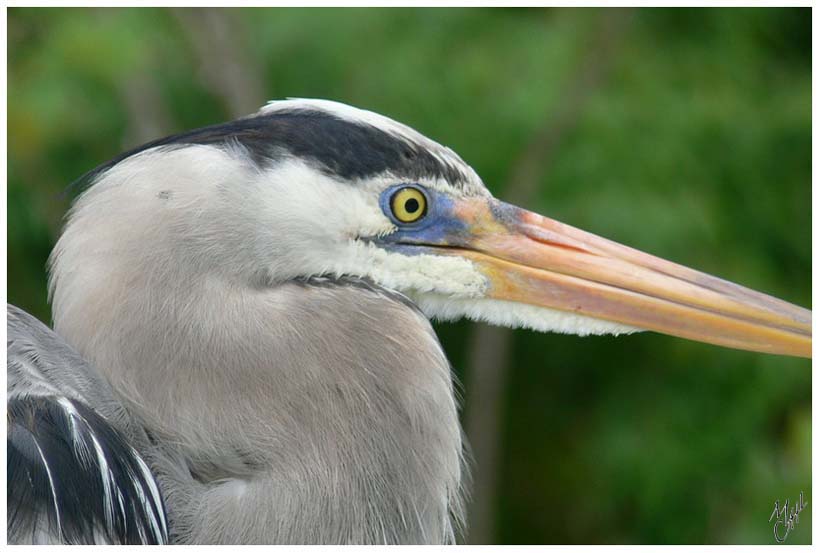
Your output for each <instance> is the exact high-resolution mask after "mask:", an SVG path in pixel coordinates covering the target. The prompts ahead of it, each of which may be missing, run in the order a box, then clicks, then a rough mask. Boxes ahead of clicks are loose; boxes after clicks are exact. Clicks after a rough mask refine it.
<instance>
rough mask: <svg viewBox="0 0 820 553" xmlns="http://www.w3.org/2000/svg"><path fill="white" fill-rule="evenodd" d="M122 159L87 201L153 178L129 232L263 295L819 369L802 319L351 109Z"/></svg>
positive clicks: (263, 116) (204, 136)
mask: <svg viewBox="0 0 820 553" xmlns="http://www.w3.org/2000/svg"><path fill="white" fill-rule="evenodd" d="M115 162H116V163H114V164H112V165H110V166H107V167H104V168H103V169H104V170H105V171H104V172H103V173H100V174H101V178H100V179H99V180H98V181H97V183H96V184H95V186H94V187H92V189H91V190H90V191H89V193H92V194H93V193H94V189H95V188H103V189H104V188H105V186H106V185H105V183H106V181H110V182H114V183H121V182H122V181H123V180H131V181H134V180H137V181H139V178H137V177H135V176H134V175H135V174H137V173H139V172H140V171H143V173H145V174H149V173H150V174H151V175H153V177H152V178H151V179H146V180H145V182H146V183H147V182H149V181H150V182H151V183H153V184H146V186H147V187H148V188H149V193H148V194H147V196H145V198H143V197H141V196H140V197H139V198H138V197H137V196H134V197H133V198H132V203H140V202H148V203H150V204H151V205H152V206H154V207H153V208H151V209H148V208H147V207H146V209H145V210H144V211H142V212H140V211H139V210H136V211H135V210H131V212H132V213H134V214H135V215H134V224H135V225H139V224H143V225H146V226H150V231H149V230H147V231H146V232H157V233H160V232H161V233H162V234H163V236H162V237H158V241H159V242H162V243H168V244H171V246H169V247H171V248H173V249H174V251H175V252H177V253H176V257H175V258H176V259H186V258H190V259H189V265H191V266H197V267H205V268H206V269H208V268H209V269H208V270H216V271H222V272H224V273H225V274H232V275H240V276H241V277H242V278H243V279H245V280H246V281H247V282H252V283H254V284H256V285H261V286H269V285H275V284H277V283H281V282H286V281H288V280H293V279H299V278H309V277H316V276H324V277H332V278H338V277H351V276H352V277H360V278H366V279H369V280H371V281H373V282H375V283H376V284H378V285H380V286H382V287H385V288H388V289H391V290H394V291H397V292H400V293H402V294H404V295H406V296H408V297H409V298H410V299H412V300H413V301H414V302H416V304H417V305H418V306H419V307H420V308H421V309H422V311H424V312H425V314H427V315H428V316H430V317H433V318H439V319H456V318H460V317H468V318H470V319H474V320H481V321H486V322H489V323H492V324H499V325H505V326H513V327H527V328H531V329H535V330H539V331H556V332H564V333H573V334H581V335H584V334H606V333H614V334H618V333H628V332H632V331H635V330H654V331H658V332H663V333H666V334H671V335H675V336H681V337H685V338H689V339H694V340H699V341H703V342H709V343H714V344H719V345H723V346H728V347H734V348H740V349H749V350H755V351H764V352H770V353H779V354H788V355H799V356H804V357H810V355H811V312H810V311H808V310H805V309H802V308H800V307H796V306H793V305H791V304H788V303H786V302H782V301H780V300H777V299H775V298H772V297H770V296H766V295H764V294H760V293H757V292H753V291H751V290H748V289H746V288H743V287H741V286H738V285H735V284H732V283H729V282H726V281H724V280H720V279H718V278H715V277H711V276H708V275H705V274H703V273H700V272H698V271H695V270H692V269H688V268H685V267H682V266H680V265H676V264H674V263H671V262H668V261H664V260H662V259H659V258H656V257H653V256H651V255H648V254H645V253H641V252H639V251H636V250H634V249H631V248H628V247H625V246H622V245H619V244H616V243H614V242H611V241H609V240H606V239H603V238H600V237H597V236H594V235H592V234H589V233H586V232H583V231H581V230H578V229H575V228H573V227H570V226H567V225H564V224H562V223H559V222H557V221H554V220H552V219H548V218H546V217H543V216H541V215H538V214H535V213H532V212H530V211H526V210H524V209H521V208H519V207H516V206H512V205H509V204H506V203H504V202H501V201H499V200H497V199H495V198H493V197H492V195H491V194H490V193H489V191H488V190H487V189H486V187H485V186H484V185H483V183H482V182H481V179H480V178H479V177H478V175H476V173H475V172H474V171H473V170H472V169H471V168H470V167H469V166H468V165H467V164H466V163H464V161H462V160H461V158H459V157H458V156H457V155H456V154H455V153H454V152H453V151H451V150H450V149H448V148H445V147H443V146H441V145H439V144H437V143H435V142H433V141H432V140H430V139H428V138H426V137H424V136H422V135H421V134H419V133H418V132H416V131H414V130H412V129H410V128H409V127H406V126H404V125H401V124H399V123H396V122H394V121H392V120H390V119H388V118H386V117H383V116H380V115H377V114H375V113H371V112H367V111H363V110H359V109H356V108H352V107H350V106H346V105H343V104H338V103H335V102H328V101H320V100H289V101H282V102H273V103H271V104H269V105H268V106H267V107H265V108H263V109H262V110H261V111H260V112H259V113H257V114H255V115H253V116H250V117H248V118H244V119H239V120H237V121H234V122H231V123H228V124H225V125H219V126H215V127H208V128H205V129H200V130H197V131H192V132H190V133H186V134H184V135H179V136H176V137H170V138H168V139H163V140H160V141H157V142H154V143H152V144H149V145H147V147H145V148H143V151H142V152H140V153H137V154H134V153H133V152H132V153H129V154H127V155H126V156H124V157H123V159H118V160H115ZM118 171H119V176H118V173H117V172H118ZM157 174H160V175H162V177H161V178H159V179H158V178H157V176H156V175H157ZM157 181H159V182H157ZM101 185H102V186H101ZM110 186H114V185H113V184H112V185H110ZM135 190H136V191H137V192H138V191H139V190H140V189H139V186H136V187H135ZM137 192H132V194H136V193H137ZM146 198H147V199H146ZM121 199H122V198H121ZM85 203H86V204H88V203H89V202H88V201H87V200H86V201H85ZM126 203H127V202H126ZM146 205H147V204H146ZM157 206H159V207H157ZM157 209H158V210H159V211H160V212H162V213H164V215H162V219H161V220H162V221H163V224H161V225H158V224H157V223H156V221H155V219H156V212H157ZM149 211H150V213H151V215H150V217H148V216H146V213H148V212H149ZM140 213H141V214H140ZM125 224H127V223H125ZM169 233H170V234H169ZM168 236H171V238H170V239H169V238H168Z"/></svg>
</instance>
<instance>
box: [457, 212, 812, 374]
mask: <svg viewBox="0 0 820 553" xmlns="http://www.w3.org/2000/svg"><path fill="white" fill-rule="evenodd" d="M452 208H453V213H452V215H454V216H455V217H456V218H457V219H459V220H460V221H461V222H462V223H463V224H464V226H465V227H464V228H465V231H466V232H460V233H458V234H457V236H449V237H448V240H447V243H446V244H442V245H446V246H447V248H446V249H445V250H443V251H442V253H447V252H448V251H449V252H450V253H451V254H456V255H459V256H461V257H465V258H467V259H470V260H472V261H473V262H474V263H475V265H476V266H477V267H478V268H479V270H480V271H481V272H483V273H484V274H485V275H486V276H487V277H488V280H489V282H490V290H489V291H488V294H487V295H488V297H491V298H496V299H503V300H508V301H514V302H521V303H526V304H531V305H536V306H541V307H547V308H551V309H557V310H561V311H567V312H572V313H578V314H582V315H586V316H589V317H594V318H597V319H604V320H608V321H614V322H617V323H621V324H624V325H628V326H632V327H637V328H641V329H646V330H653V331H656V332H662V333H664V334H670V335H672V336H679V337H682V338H688V339H690V340H697V341H700V342H707V343H710V344H717V345H721V346H726V347H730V348H737V349H744V350H752V351H760V352H766V353H773V354H780V355H794V356H799V357H809V358H810V357H811V311H809V310H807V309H804V308H802V307H798V306H796V305H792V304H790V303H787V302H784V301H781V300H778V299H776V298H774V297H771V296H767V295H766V294H761V293H759V292H755V291H753V290H750V289H748V288H744V287H742V286H739V285H737V284H733V283H731V282H728V281H725V280H722V279H719V278H716V277H713V276H710V275H707V274H705V273H701V272H699V271H696V270H693V269H689V268H687V267H683V266H681V265H677V264H675V263H672V262H669V261H665V260H663V259H660V258H658V257H655V256H652V255H649V254H646V253H643V252H640V251H638V250H635V249H632V248H629V247H627V246H622V245H620V244H617V243H615V242H612V241H610V240H607V239H605V238H601V237H598V236H595V235H594V234H590V233H588V232H584V231H582V230H579V229H576V228H573V227H571V226H568V225H565V224H563V223H560V222H558V221H555V220H553V219H549V218H547V217H543V216H541V215H538V214H536V213H532V212H529V211H526V210H523V209H520V208H518V207H515V206H512V205H509V204H505V203H503V202H499V201H497V200H494V199H490V200H488V199H486V198H469V199H462V200H457V201H456V202H455V204H454V205H453V206H452Z"/></svg>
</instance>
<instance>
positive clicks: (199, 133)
mask: <svg viewBox="0 0 820 553" xmlns="http://www.w3.org/2000/svg"><path fill="white" fill-rule="evenodd" d="M192 144H201V145H214V146H220V147H228V146H230V145H232V144H238V145H241V146H242V147H243V148H244V149H245V150H246V151H247V152H248V154H249V156H250V158H251V159H252V161H253V162H254V163H255V164H257V165H259V166H260V167H266V166H268V165H270V164H272V163H275V162H277V161H279V160H281V159H283V158H284V157H286V156H295V157H300V158H304V159H308V160H310V161H313V162H314V163H316V164H317V166H318V167H319V169H320V170H321V171H322V172H324V173H325V174H328V175H331V176H336V177H339V178H342V179H345V180H354V179H362V178H367V177H372V176H375V175H378V174H382V173H386V172H390V173H392V174H393V175H395V176H396V177H397V178H401V179H407V180H411V181H417V180H422V179H425V178H426V179H438V178H440V179H444V180H446V181H447V182H448V183H449V184H450V185H452V186H454V187H456V188H461V189H464V188H465V187H467V186H469V176H468V175H467V171H466V170H465V168H462V167H459V166H458V165H457V164H456V163H448V162H446V161H443V160H442V159H441V158H440V157H439V156H437V155H435V154H434V152H433V151H431V150H430V149H429V148H428V147H426V146H423V145H420V144H416V143H413V142H412V141H410V140H407V139H405V138H402V137H398V136H395V135H393V134H391V133H389V132H386V131H384V130H382V129H380V128H378V127H376V126H373V125H370V124H367V123H360V122H357V121H350V120H346V119H342V118H340V117H338V116H336V115H334V114H332V113H328V112H324V111H320V110H315V109H304V108H303V109H293V110H280V111H275V112H272V113H263V114H260V115H254V116H250V117H245V118H241V119H236V120H233V121H229V122H227V123H220V124H216V125H210V126H207V127H202V128H199V129H194V130H191V131H186V132H183V133H180V134H175V135H171V136H166V137H164V138H160V139H157V140H154V141H151V142H148V143H146V144H143V145H141V146H138V147H136V148H133V149H131V150H129V151H127V152H125V153H123V154H120V155H118V156H117V157H115V158H113V159H112V160H110V161H108V162H106V163H104V164H102V165H100V166H98V167H96V168H94V169H92V170H91V171H88V172H87V173H85V174H84V175H82V176H81V177H80V178H78V179H77V180H76V181H74V183H72V184H71V185H70V187H69V189H76V187H77V186H79V187H80V188H81V189H82V188H85V187H86V186H87V185H88V184H90V183H91V182H93V181H94V180H95V179H96V178H97V177H98V176H99V175H101V174H102V173H104V172H105V171H107V170H108V169H111V168H112V167H114V166H115V165H116V164H118V163H120V162H121V161H124V160H126V159H128V158H130V157H132V156H134V155H136V154H139V153H141V152H144V151H146V150H150V149H152V148H157V147H162V146H169V147H174V146H185V145H192ZM442 150H443V149H442Z"/></svg>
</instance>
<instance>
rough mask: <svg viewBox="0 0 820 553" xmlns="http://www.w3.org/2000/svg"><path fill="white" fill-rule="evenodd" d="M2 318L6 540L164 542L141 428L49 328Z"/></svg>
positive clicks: (17, 313) (11, 314)
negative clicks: (5, 381)
mask: <svg viewBox="0 0 820 553" xmlns="http://www.w3.org/2000/svg"><path fill="white" fill-rule="evenodd" d="M7 316H8V323H7V328H8V343H7V346H8V361H7V367H8V384H7V385H8V390H7V394H8V395H7V397H8V433H7V437H6V440H7V457H8V464H7V467H8V469H7V470H8V473H7V479H8V486H7V507H8V510H7V511H8V541H9V543H74V544H84V543H136V544H157V543H160V544H161V543H167V541H168V529H167V524H166V514H165V508H164V504H163V500H162V496H161V494H160V491H159V488H158V486H157V483H156V480H155V478H154V476H153V475H152V474H151V471H150V470H149V468H148V465H147V464H146V462H145V460H144V459H143V457H142V456H141V455H140V453H139V452H138V449H142V448H144V447H146V446H147V444H148V440H147V437H146V436H145V433H144V431H143V430H142V429H141V428H140V427H139V425H138V424H137V423H136V422H135V421H133V420H132V419H131V417H130V416H129V415H128V412H127V411H126V409H125V408H124V407H123V406H122V404H121V403H119V401H117V399H116V397H115V395H114V393H113V391H112V390H111V388H110V386H109V385H108V384H107V383H106V382H105V380H104V379H103V378H102V377H101V376H100V375H99V373H98V372H97V371H96V370H95V369H94V368H93V367H92V366H91V365H90V364H89V363H88V362H86V361H85V360H84V359H83V358H82V357H81V356H80V355H79V354H78V353H77V352H76V351H75V350H74V349H73V348H71V346H69V345H68V344H67V343H65V342H64V341H63V340H62V339H61V338H60V337H59V336H58V335H57V334H55V333H54V332H53V331H52V330H51V329H50V328H48V327H46V326H45V325H44V324H42V323H41V322H40V321H38V320H37V319H35V318H34V317H32V316H31V315H29V314H28V313H26V312H25V311H23V310H21V309H19V308H17V307H14V306H12V305H8V306H7Z"/></svg>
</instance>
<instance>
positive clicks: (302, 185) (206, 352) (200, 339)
mask: <svg viewBox="0 0 820 553" xmlns="http://www.w3.org/2000/svg"><path fill="white" fill-rule="evenodd" d="M83 182H85V183H86V184H85V185H84V189H83V190H82V192H81V193H80V194H79V195H78V197H77V199H76V200H75V201H74V203H73V206H72V208H71V210H70V212H69V214H68V216H67V218H66V222H65V225H64V229H63V231H62V234H61V236H60V237H59V239H58V241H57V243H56V246H55V248H54V250H53V252H52V254H51V257H50V258H49V297H50V301H51V303H52V308H53V330H52V329H51V328H48V327H47V326H46V325H44V324H43V323H41V322H39V321H38V320H36V319H35V318H34V317H32V316H31V315H29V314H27V313H26V312H24V311H22V310H21V309H18V308H16V307H14V306H8V307H7V310H8V313H7V316H8V323H7V325H8V344H7V347H8V417H9V426H8V434H7V443H8V470H9V472H8V517H9V518H8V531H9V540H10V541H11V542H15V543H23V542H35V543H169V542H170V543H453V542H455V541H456V540H457V539H458V537H459V535H460V533H461V532H462V531H463V528H464V526H465V515H464V512H465V499H464V498H465V493H466V487H467V485H466V484H465V482H466V481H467V473H468V468H467V467H468V462H467V459H466V458H467V455H466V454H465V440H464V438H463V433H462V430H461V428H460V426H459V421H458V404H457V400H456V397H455V394H454V384H453V378H452V375H451V367H450V364H449V362H448V360H447V357H446V356H445V353H444V351H443V349H442V346H441V344H440V343H439V340H438V338H437V337H436V335H435V333H434V331H433V328H432V326H431V323H430V320H431V319H439V320H454V319H459V318H468V319H471V320H475V321H483V322H487V323H490V324H494V325H503V326H508V327H515V328H528V329H532V330H535V331H540V332H559V333H570V334H577V335H581V336H584V335H592V334H615V335H617V334H628V333H632V332H637V331H655V332H660V333H664V334H668V335H673V336H677V337H681V338H685V339H690V340H696V341H700V342H706V343H710V344H715V345H719V346H724V347H729V348H737V349H743V350H751V351H756V352H762V353H769V354H778V355H792V356H802V357H811V311H809V310H807V309H804V308H801V307H798V306H795V305H792V304H790V303H787V302H784V301H781V300H778V299H776V298H774V297H771V296H768V295H765V294H762V293H758V292H755V291H752V290H750V289H747V288H744V287H742V286H739V285H737V284H733V283H730V282H728V281H725V280H721V279H719V278H716V277H713V276H709V275H706V274H704V273H701V272H698V271H696V270H693V269H689V268H686V267H683V266H681V265H677V264H675V263H672V262H669V261H665V260H663V259H660V258H657V257H654V256H652V255H649V254H646V253H642V252H640V251H637V250H635V249H631V248H629V247H626V246H623V245H620V244H618V243H615V242H612V241H609V240H606V239H604V238H601V237H598V236H595V235H593V234H590V233H587V232H584V231H582V230H579V229H576V228H574V227H571V226H568V225H565V224H563V223H560V222H558V221H555V220H553V219H550V218H547V217H545V216H541V215H538V214H536V213H533V212H530V211H527V210H525V209H522V208H519V207H516V206H513V205H510V204H507V203H504V202H502V201H499V200H497V199H495V198H494V197H493V196H492V195H491V194H490V192H489V191H488V189H487V188H486V187H485V185H484V184H483V182H482V180H481V179H480V178H479V176H478V175H477V174H476V172H475V171H474V170H473V169H472V168H471V167H470V166H469V165H468V164H467V163H465V162H464V161H463V160H462V159H461V158H460V157H459V156H458V155H457V154H456V153H455V152H453V151H452V150H451V149H449V148H447V147H444V146H442V145H440V144H438V143H436V142H434V141H433V140H431V139H429V138H427V137H425V136H423V135H422V134H420V133H419V132H417V131H415V130H413V129H411V128H410V127H408V126H405V125H402V124H400V123H398V122H395V121H393V120H391V119H389V118H387V117H385V116H382V115H379V114H376V113H374V112H370V111H366V110H363V109H359V108H355V107H352V106H348V105H346V104H342V103H337V102H333V101H329V100H308V99H289V100H281V101H274V102H271V103H269V104H267V105H266V106H264V107H263V108H262V109H260V110H259V111H258V112H256V113H254V114H252V115H249V116H247V117H243V118H240V119H237V120H234V121H230V122H227V123H223V124H217V125H213V126H209V127H205V128H201V129H197V130H193V131H189V132H185V133H182V134H178V135H174V136H170V137H166V138H162V139H159V140H156V141H153V142H150V143H148V144H146V145H144V146H141V147H139V148H136V149H134V150H131V151H129V152H126V153H124V154H122V155H120V156H119V157H117V158H115V159H113V160H112V161H110V162H108V163H105V164H103V165H102V166H100V167H98V168H96V169H94V170H92V171H91V172H90V173H88V174H87V175H86V177H85V179H84V181H83Z"/></svg>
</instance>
